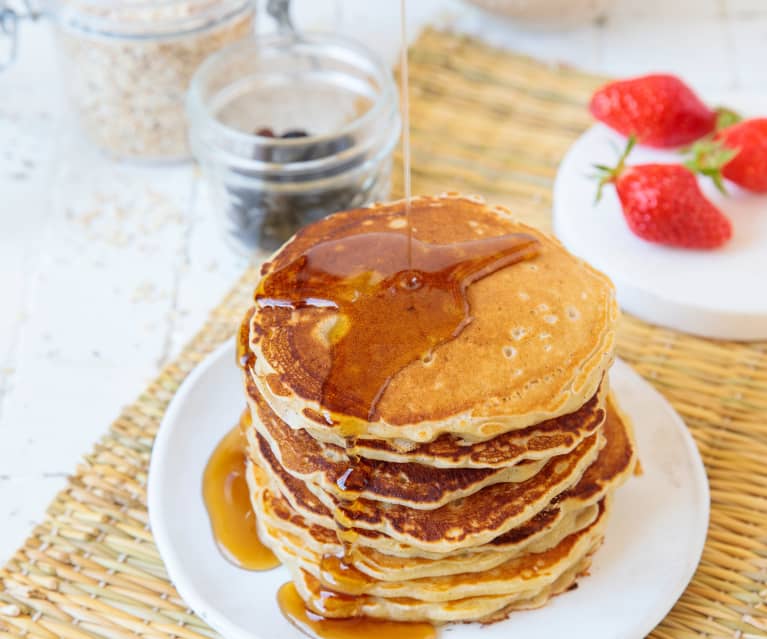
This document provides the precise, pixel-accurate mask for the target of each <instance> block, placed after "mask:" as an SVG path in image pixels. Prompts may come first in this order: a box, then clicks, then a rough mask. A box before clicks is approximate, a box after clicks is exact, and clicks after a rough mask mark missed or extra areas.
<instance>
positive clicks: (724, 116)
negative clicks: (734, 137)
mask: <svg viewBox="0 0 767 639" xmlns="http://www.w3.org/2000/svg"><path fill="white" fill-rule="evenodd" d="M714 112H715V113H716V130H717V131H721V130H722V129H726V128H727V127H728V126H732V125H733V124H737V123H738V122H740V121H741V120H742V119H743V116H741V115H740V113H738V112H737V111H733V110H732V109H730V108H728V107H717V108H716V109H714Z"/></svg>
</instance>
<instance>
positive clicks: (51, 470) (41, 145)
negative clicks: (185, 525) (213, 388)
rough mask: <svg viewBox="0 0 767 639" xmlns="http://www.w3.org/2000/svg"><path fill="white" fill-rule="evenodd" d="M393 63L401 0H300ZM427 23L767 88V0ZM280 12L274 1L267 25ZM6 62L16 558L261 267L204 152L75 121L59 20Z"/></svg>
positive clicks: (9, 439)
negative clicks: (252, 268) (143, 394)
mask: <svg viewBox="0 0 767 639" xmlns="http://www.w3.org/2000/svg"><path fill="white" fill-rule="evenodd" d="M295 5H296V7H295V13H296V17H297V21H298V23H299V25H300V26H301V27H303V28H323V29H325V30H328V29H337V30H340V31H342V32H344V33H346V34H347V35H350V36H353V37H357V38H360V39H362V40H363V41H364V42H366V43H367V44H368V45H369V46H371V47H373V48H374V49H376V50H377V51H378V52H379V53H380V54H381V55H382V56H385V57H386V59H387V60H389V61H390V62H391V63H394V61H395V60H396V56H397V52H398V50H399V31H398V28H399V15H398V13H397V5H398V3H395V2H392V1H389V0H387V1H384V0H377V1H376V2H364V3H363V2H359V0H322V1H320V0H300V1H299V0H296V2H295ZM409 14H410V27H411V33H410V34H409V36H410V38H411V39H412V38H413V37H414V36H415V34H416V33H417V31H418V29H419V28H420V27H421V26H422V25H423V24H425V23H427V22H432V23H434V22H436V23H441V24H447V25H450V26H452V27H453V28H456V29H459V30H462V31H465V32H468V33H472V34H475V35H480V36H481V37H483V38H485V39H486V40H487V41H489V42H490V43H492V44H495V45H498V46H505V47H508V48H512V49H517V50H521V51H524V52H526V53H529V54H531V55H534V56H538V57H541V58H544V59H547V60H553V61H561V62H566V63H569V64H572V65H576V66H581V67H585V68H587V69H591V70H595V71H600V72H604V73H610V74H616V75H629V74H639V73H644V72H648V71H651V70H670V71H672V72H676V73H679V74H681V75H683V76H684V77H686V78H687V79H688V80H689V81H690V82H691V83H692V84H693V85H694V86H696V87H697V88H699V89H700V90H702V91H706V92H708V93H722V92H726V91H730V90H746V91H751V92H765V91H767V64H765V57H766V56H767V2H764V1H763V0H679V1H676V2H669V1H668V0H644V1H642V2H639V1H638V0H637V1H633V0H614V2H612V3H611V9H610V10H609V12H608V13H607V15H606V16H604V18H603V19H600V20H598V21H597V22H595V23H594V24H589V25H586V26H583V27H579V28H577V29H575V30H570V31H559V32H541V31H538V32H530V31H526V30H525V29H523V28H521V27H520V26H519V25H512V24H509V23H504V22H503V21H501V20H498V19H495V18H488V17H487V16H486V15H484V14H481V13H480V12H478V11H476V10H474V9H471V8H468V7H466V6H464V5H463V4H461V3H460V2H458V0H410V1H409ZM270 28H271V25H270V24H269V20H268V19H266V18H265V17H264V16H260V17H259V25H258V29H259V31H265V30H268V29H270ZM20 35H21V48H20V52H19V57H18V59H17V62H16V64H15V65H14V66H13V67H12V69H11V70H9V71H6V72H4V73H0V522H2V523H0V564H2V563H3V562H4V560H5V559H7V558H8V557H9V556H10V554H11V553H12V551H13V550H14V549H15V547H16V546H17V545H18V544H20V543H21V542H22V541H23V539H24V537H25V536H26V534H27V532H28V530H29V529H30V527H31V526H32V525H33V524H34V522H36V521H38V520H40V518H41V517H42V515H43V512H44V509H45V506H46V505H47V503H48V502H49V501H50V500H51V498H52V497H53V496H54V494H55V493H56V491H58V490H59V489H60V488H61V487H62V486H63V485H64V481H65V477H66V476H67V474H68V473H70V472H71V471H72V470H73V469H74V467H75V465H76V464H77V461H78V459H79V457H80V456H81V455H82V454H83V453H84V452H86V451H87V450H88V449H89V448H90V446H91V444H92V443H93V441H94V440H95V439H96V438H97V437H98V436H99V435H100V434H101V433H103V432H104V431H105V429H106V428H107V427H108V425H109V423H110V422H111V420H112V419H113V418H114V417H115V416H116V415H117V413H118V410H119V408H120V406H121V405H124V404H126V403H128V402H130V401H131V400H132V399H133V398H134V397H135V396H136V395H137V393H139V392H140V390H141V389H142V387H143V386H144V385H145V384H146V383H147V382H148V381H149V380H150V379H151V378H152V377H153V376H154V375H155V374H156V373H157V371H158V369H159V367H160V366H162V365H163V364H164V363H165V362H166V361H168V360H169V359H170V358H172V357H173V356H174V355H175V354H176V353H177V352H178V351H179V349H180V347H181V345H182V344H183V343H184V342H185V341H186V340H187V339H189V338H190V337H191V335H192V334H193V332H194V331H195V330H196V329H197V328H198V327H199V326H200V324H201V323H202V321H203V320H204V318H205V316H206V314H207V312H208V311H209V309H211V308H212V307H213V306H214V305H215V303H216V302H217V301H218V300H219V299H220V297H221V296H222V295H223V294H224V292H225V291H226V290H227V289H228V287H229V286H230V285H231V283H232V282H233V281H234V279H235V278H236V277H237V275H238V274H239V273H240V272H241V270H242V269H243V268H244V266H245V261H244V259H243V258H241V257H239V256H237V255H235V254H233V253H232V252H231V250H230V249H229V248H228V247H227V245H226V244H224V242H223V240H222V239H220V238H219V236H218V234H217V229H216V226H215V224H214V212H213V211H212V210H211V206H210V204H209V203H208V201H207V197H206V193H205V186H204V184H203V182H202V180H201V178H200V175H199V173H198V171H197V169H196V168H195V167H194V166H192V165H181V166H173V167H162V168H140V167H139V168H137V167H135V166H125V165H117V164H113V163H110V162H108V161H106V160H104V159H103V158H102V157H101V156H99V154H98V153H96V152H95V151H93V150H91V149H89V148H88V147H87V146H85V145H84V144H83V143H82V142H81V141H80V139H79V136H78V135H77V132H76V131H75V130H73V129H72V127H71V126H70V125H69V117H68V116H67V115H66V113H65V108H64V103H63V100H62V98H61V95H60V93H61V87H60V83H59V78H58V73H57V67H56V59H55V52H54V49H53V46H52V42H51V39H50V33H49V30H48V28H47V26H46V25H42V24H36V25H24V26H23V28H22V32H21V34H20Z"/></svg>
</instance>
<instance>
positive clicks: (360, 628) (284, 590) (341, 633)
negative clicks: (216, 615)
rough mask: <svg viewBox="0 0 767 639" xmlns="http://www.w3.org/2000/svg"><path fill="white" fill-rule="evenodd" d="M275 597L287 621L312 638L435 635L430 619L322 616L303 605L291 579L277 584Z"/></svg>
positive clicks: (425, 638) (404, 638)
mask: <svg viewBox="0 0 767 639" xmlns="http://www.w3.org/2000/svg"><path fill="white" fill-rule="evenodd" d="M331 596H333V595H331ZM347 599H351V600H353V599H354V598H353V597H352V598H347ZM277 601H278V602H279V604H280V610H281V611H282V614H283V615H285V617H286V618H287V619H288V621H290V623H292V624H293V625H294V626H295V627H296V628H298V629H299V630H300V631H301V632H303V633H304V634H305V635H307V636H308V637H312V638H313V639H363V638H364V637H370V638H371V639H373V638H375V639H434V638H435V637H436V636H437V631H436V629H435V628H434V626H432V625H431V624H429V623H407V622H401V621H385V620H381V619H371V618H369V617H352V618H349V619H329V618H327V617H323V616H321V615H318V614H316V613H314V612H312V611H311V610H308V609H307V608H306V605H305V604H304V602H303V600H302V599H301V597H300V596H299V594H298V591H297V590H296V587H295V585H294V584H293V582H288V583H286V584H285V585H283V586H282V587H281V588H280V590H279V592H278V593H277Z"/></svg>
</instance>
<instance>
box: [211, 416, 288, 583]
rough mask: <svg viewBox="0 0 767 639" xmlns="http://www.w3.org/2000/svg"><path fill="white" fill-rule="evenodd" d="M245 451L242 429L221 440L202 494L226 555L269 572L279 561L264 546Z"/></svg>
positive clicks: (239, 563)
mask: <svg viewBox="0 0 767 639" xmlns="http://www.w3.org/2000/svg"><path fill="white" fill-rule="evenodd" d="M245 461H246V455H245V449H244V441H243V434H242V432H241V430H240V427H239V426H238V427H235V428H233V429H232V430H231V431H229V433H228V434H227V435H226V436H225V437H224V438H223V439H222V440H221V442H220V443H219V444H218V446H217V447H216V449H215V451H213V454H212V455H211V456H210V459H209V460H208V465H207V466H206V467H205V473H204V475H203V480H202V494H203V499H204V500H205V506H206V508H207V509H208V516H209V517H210V524H211V528H212V529H213V536H214V538H215V540H216V543H217V544H218V547H219V549H220V550H221V552H222V554H223V555H224V556H225V557H226V558H227V559H228V560H229V561H231V562H232V563H233V564H234V565H236V566H239V567H240V568H244V569H246V570H269V569H271V568H275V567H276V566H279V565H280V562H279V560H278V559H277V558H276V557H275V556H274V555H273V554H272V551H271V550H269V549H268V548H267V547H266V546H264V545H263V544H262V543H261V540H260V539H259V538H258V533H257V532H256V515H255V513H254V512H253V509H252V507H251V504H250V496H249V493H248V484H247V481H246V479H245Z"/></svg>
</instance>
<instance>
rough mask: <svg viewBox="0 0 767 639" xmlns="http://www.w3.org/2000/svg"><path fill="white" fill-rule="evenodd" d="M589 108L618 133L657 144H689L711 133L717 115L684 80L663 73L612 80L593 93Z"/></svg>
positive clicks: (662, 145)
mask: <svg viewBox="0 0 767 639" xmlns="http://www.w3.org/2000/svg"><path fill="white" fill-rule="evenodd" d="M589 110H590V111H591V114H592V115H593V116H594V117H595V118H596V119H597V120H599V121H600V122H604V123H605V124H606V125H607V126H609V127H610V128H612V129H615V130H616V131H618V133H622V134H623V135H625V136H630V135H633V136H635V137H636V138H637V140H638V141H639V142H640V143H641V144H645V145H647V146H654V147H658V148H668V147H675V146H682V145H685V144H690V143H692V142H694V141H695V140H698V139H700V138H702V137H703V136H704V135H707V134H709V133H711V132H712V131H713V130H714V127H715V126H716V119H717V113H716V111H714V110H712V109H709V108H708V107H707V106H706V105H705V104H703V102H701V100H700V98H698V96H697V95H695V93H693V91H692V89H690V87H688V86H687V85H686V84H685V83H684V82H682V81H681V80H680V79H679V78H677V77H675V76H673V75H662V74H658V75H646V76H643V77H640V78H633V79H631V80H621V81H618V82H611V83H610V84H607V85H606V86H604V87H602V88H601V89H599V90H598V91H597V92H596V93H595V94H594V95H593V96H592V98H591V103H590V104H589Z"/></svg>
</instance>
